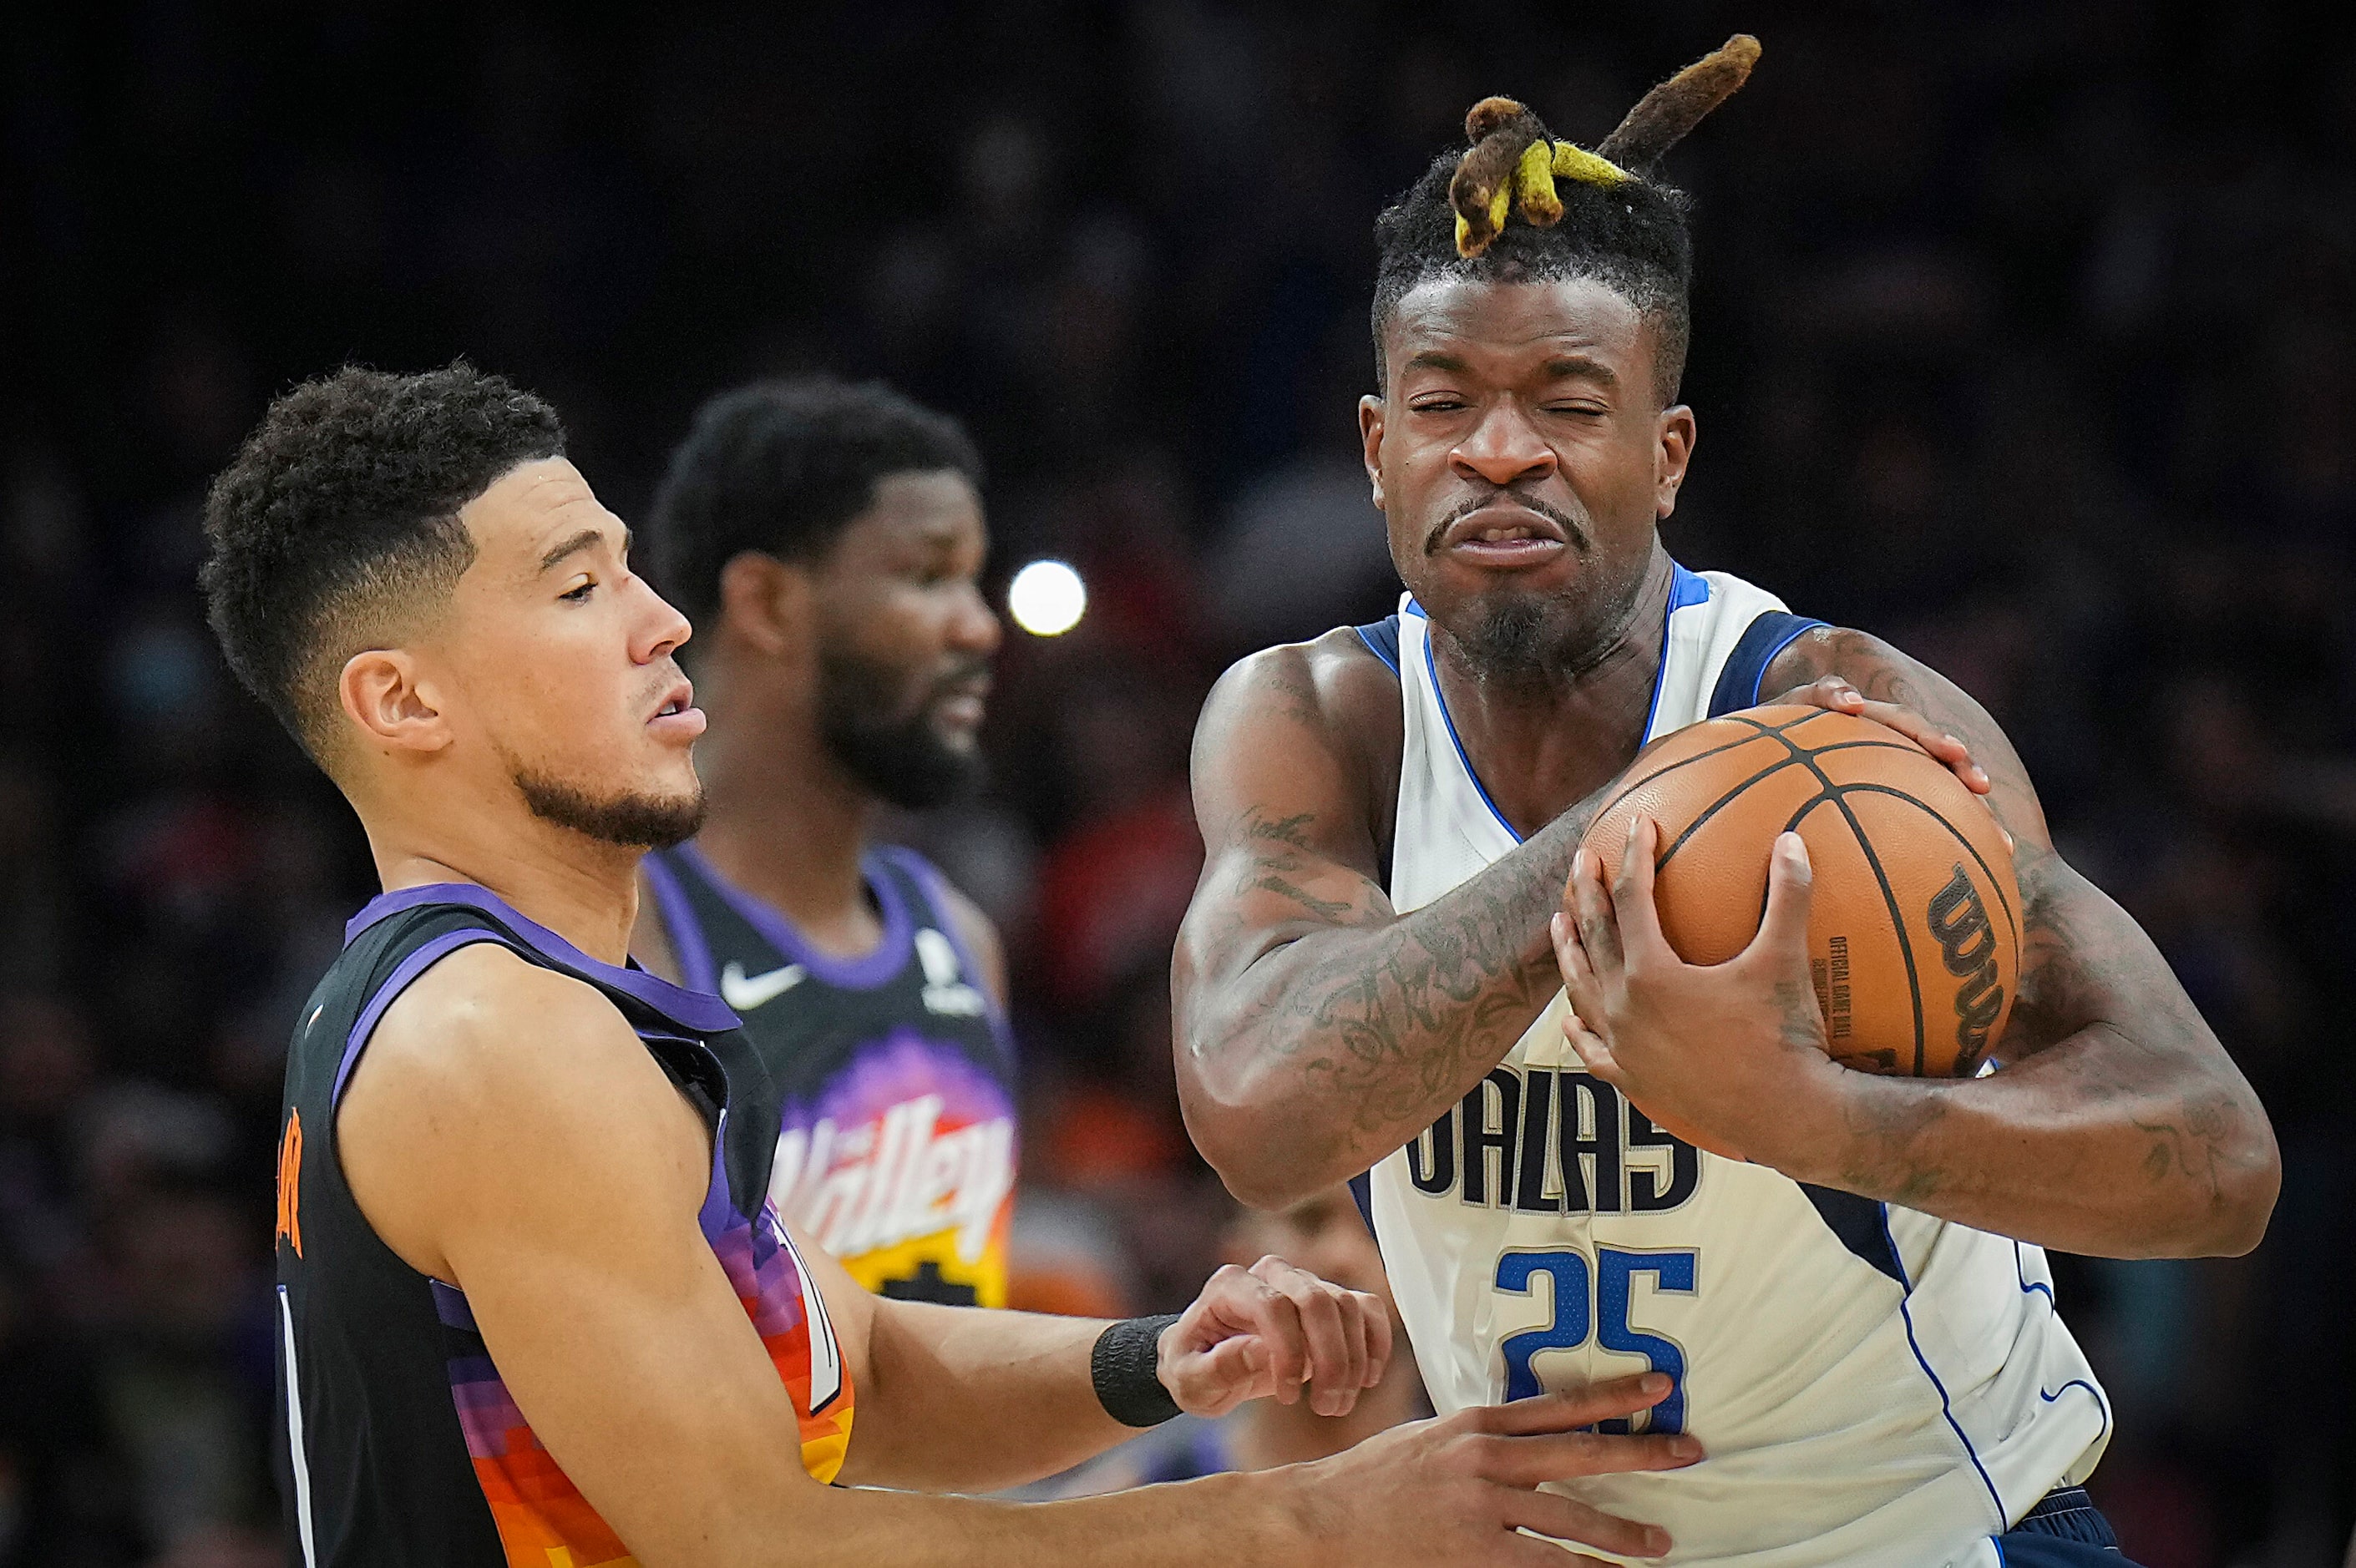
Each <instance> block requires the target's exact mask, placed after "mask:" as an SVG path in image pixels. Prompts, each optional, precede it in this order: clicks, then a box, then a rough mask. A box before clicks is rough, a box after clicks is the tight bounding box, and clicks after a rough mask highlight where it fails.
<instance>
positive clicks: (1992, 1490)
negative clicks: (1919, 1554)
mask: <svg viewBox="0 0 2356 1568" xmlns="http://www.w3.org/2000/svg"><path fill="white" fill-rule="evenodd" d="M1881 1233H1882V1235H1883V1236H1884V1237H1886V1238H1887V1239H1888V1240H1889V1243H1890V1256H1892V1257H1894V1258H1896V1259H1897V1260H1898V1269H1899V1277H1900V1279H1901V1282H1902V1283H1903V1284H1904V1285H1905V1286H1906V1295H1905V1296H1901V1297H1899V1299H1898V1315H1899V1317H1901V1318H1903V1319H1904V1320H1905V1323H1906V1346H1907V1349H1911V1350H1912V1351H1913V1352H1914V1364H1915V1365H1916V1366H1918V1367H1920V1368H1922V1375H1923V1376H1924V1377H1926V1378H1929V1379H1930V1380H1931V1386H1932V1387H1933V1388H1934V1389H1937V1390H1938V1391H1939V1413H1940V1414H1941V1415H1944V1416H1945V1417H1946V1418H1947V1425H1948V1426H1949V1427H1950V1428H1951V1429H1952V1430H1953V1431H1954V1435H1955V1441H1956V1442H1958V1443H1960V1444H1962V1445H1964V1455H1965V1457H1966V1458H1968V1459H1970V1460H1971V1462H1972V1468H1973V1469H1975V1470H1977V1471H1978V1472H1979V1476H1980V1485H1982V1486H1984V1487H1986V1488H1987V1495H1988V1500H1989V1501H1990V1502H1992V1503H1994V1504H1996V1517H1997V1520H1999V1521H2003V1522H2009V1521H2008V1520H2005V1514H2004V1494H2003V1493H2001V1492H1999V1491H1997V1489H1996V1483H1995V1482H1994V1481H1992V1480H1990V1479H1988V1473H1987V1466H1986V1465H1983V1464H1981V1463H1980V1454H1979V1450H1978V1449H1976V1448H1975V1447H1973V1446H1972V1440H1971V1438H1970V1437H1969V1436H1968V1435H1965V1431H1964V1424H1963V1423H1962V1422H1960V1421H1957V1420H1956V1419H1955V1407H1954V1402H1953V1401H1952V1400H1950V1399H1948V1397H1947V1385H1946V1384H1945V1383H1943V1382H1941V1381H1939V1374H1938V1373H1937V1372H1936V1371H1933V1370H1932V1366H1931V1359H1930V1358H1929V1357H1928V1356H1925V1355H1924V1354H1922V1341H1921V1340H1919V1339H1915V1338H1914V1313H1913V1309H1912V1307H1909V1306H1908V1305H1907V1302H1908V1301H1909V1299H1911V1298H1912V1296H1913V1295H1914V1282H1913V1280H1912V1277H1911V1276H1909V1275H1907V1274H1906V1272H1905V1270H1906V1254H1905V1253H1901V1252H1900V1251H1899V1250H1898V1238H1897V1237H1896V1236H1894V1235H1891V1234H1890V1205H1889V1204H1887V1203H1884V1204H1882V1205H1881ZM1991 1539H1993V1537H1991Z"/></svg>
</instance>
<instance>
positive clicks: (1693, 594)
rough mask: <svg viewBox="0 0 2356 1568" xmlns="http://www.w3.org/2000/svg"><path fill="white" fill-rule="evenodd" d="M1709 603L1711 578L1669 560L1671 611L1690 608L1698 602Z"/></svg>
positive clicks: (1675, 611)
mask: <svg viewBox="0 0 2356 1568" xmlns="http://www.w3.org/2000/svg"><path fill="white" fill-rule="evenodd" d="M1707 603H1709V579H1708V578H1707V577H1704V576H1703V575H1702V574H1701V573H1700V572H1698V571H1687V570H1686V569H1685V568H1684V567H1682V566H1679V565H1678V564H1677V563H1676V561H1674V560H1672V561H1671V562H1669V613H1670V614H1672V615H1674V614H1676V613H1677V612H1678V611H1680V610H1690V609H1692V608H1693V607H1694V606H1695V605H1697V604H1707Z"/></svg>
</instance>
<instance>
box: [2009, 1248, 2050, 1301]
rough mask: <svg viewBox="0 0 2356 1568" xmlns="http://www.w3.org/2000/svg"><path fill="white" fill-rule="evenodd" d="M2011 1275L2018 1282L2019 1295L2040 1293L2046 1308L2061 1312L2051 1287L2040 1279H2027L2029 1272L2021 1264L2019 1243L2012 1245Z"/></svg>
mask: <svg viewBox="0 0 2356 1568" xmlns="http://www.w3.org/2000/svg"><path fill="white" fill-rule="evenodd" d="M2012 1274H2013V1277H2014V1278H2015V1279H2018V1280H2019V1281H2020V1294H2021V1295H2023V1296H2029V1295H2034V1294H2037V1293H2040V1292H2042V1293H2043V1295H2044V1296H2045V1305H2046V1306H2048V1307H2051V1308H2053V1310H2054V1311H2056V1312H2059V1311H2061V1302H2060V1301H2059V1300H2057V1299H2056V1298H2055V1297H2054V1295H2053V1287H2052V1286H2051V1285H2048V1284H2046V1283H2045V1282H2044V1281H2043V1280H2041V1279H2040V1280H2032V1279H2030V1278H2029V1270H2028V1268H2027V1266H2026V1265H2025V1264H2023V1263H2022V1262H2021V1256H2020V1243H2019V1242H2015V1243H2012Z"/></svg>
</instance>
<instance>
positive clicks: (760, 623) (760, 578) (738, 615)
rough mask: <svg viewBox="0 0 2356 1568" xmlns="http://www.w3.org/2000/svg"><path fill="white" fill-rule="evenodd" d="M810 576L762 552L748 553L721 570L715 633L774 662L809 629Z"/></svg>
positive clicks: (745, 552) (748, 551)
mask: <svg viewBox="0 0 2356 1568" xmlns="http://www.w3.org/2000/svg"><path fill="white" fill-rule="evenodd" d="M810 591H811V583H810V577H809V572H807V571H803V570H802V569H801V568H800V567H798V566H795V565H793V564H791V563H790V562H787V561H782V560H778V559H777V558H776V556H774V555H771V554H769V553H768V552H767V551H766V550H757V549H748V550H743V551H740V552H739V553H738V554H736V555H734V556H733V557H731V558H730V560H729V561H728V564H727V565H725V566H723V567H722V568H721V569H720V626H719V628H718V629H719V630H721V631H723V633H725V634H726V635H729V636H732V637H741V638H743V639H744V641H746V642H747V643H750V644H751V645H753V646H754V647H755V648H757V649H759V650H760V651H761V652H762V653H765V654H767V655H769V656H772V657H776V656H780V655H782V654H784V653H785V652H786V651H787V649H788V648H789V647H791V646H792V645H793V644H794V643H795V641H796V640H797V639H798V637H799V635H801V632H802V629H803V628H804V627H805V626H807V625H808V624H809V614H810V603H809V600H810Z"/></svg>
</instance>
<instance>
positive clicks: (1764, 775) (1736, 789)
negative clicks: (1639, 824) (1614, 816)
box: [1630, 735, 1792, 875]
mask: <svg viewBox="0 0 2356 1568" xmlns="http://www.w3.org/2000/svg"><path fill="white" fill-rule="evenodd" d="M1757 738H1758V737H1755V736H1754V737H1752V739H1754V740H1755V739H1757ZM1775 738H1776V739H1777V740H1782V739H1783V737H1781V736H1780V735H1779V736H1777V737H1775ZM1783 744H1784V745H1785V746H1786V747H1789V746H1790V745H1791V742H1790V741H1783ZM1791 765H1792V759H1791V758H1789V757H1783V758H1779V759H1778V760H1776V761H1774V762H1772V763H1768V764H1767V765H1766V766H1765V767H1763V768H1762V769H1760V770H1759V771H1758V772H1757V773H1752V774H1751V776H1750V777H1749V778H1746V779H1744V780H1742V781H1741V782H1740V783H1739V784H1734V785H1733V786H1732V787H1730V789H1728V790H1727V792H1726V793H1725V794H1724V795H1719V797H1718V798H1717V799H1716V800H1714V801H1711V802H1710V803H1709V804H1708V805H1707V806H1704V807H1703V808H1702V811H1701V814H1700V815H1699V816H1696V817H1695V818H1694V819H1693V820H1692V821H1691V822H1688V823H1687V824H1686V826H1685V831H1684V832H1682V833H1679V834H1678V835H1677V836H1676V838H1675V839H1673V840H1672V841H1671V842H1670V844H1669V847H1668V848H1665V849H1664V850H1662V851H1661V853H1660V857H1659V859H1655V861H1654V862H1653V870H1654V872H1655V875H1657V874H1658V873H1659V872H1660V871H1661V870H1662V869H1664V868H1665V867H1666V866H1667V865H1668V863H1669V857H1670V856H1672V855H1674V854H1676V852H1677V851H1678V850H1679V849H1681V848H1684V847H1685V842H1686V840H1687V839H1688V838H1690V837H1693V836H1694V835H1695V834H1696V833H1697V832H1699V831H1700V830H1701V826H1702V824H1703V823H1705V822H1708V820H1709V819H1710V818H1711V817H1713V816H1717V815H1718V814H1719V812H1721V811H1723V810H1725V809H1726V808H1727V807H1728V806H1730V805H1733V804H1734V799H1735V797H1736V796H1737V795H1740V794H1742V792H1743V791H1745V790H1747V789H1750V788H1751V786H1753V785H1754V784H1762V783H1764V782H1765V781H1766V780H1768V779H1769V778H1771V777H1772V776H1773V775H1774V774H1776V773H1782V772H1783V770H1784V769H1785V768H1788V767H1790V766H1791ZM1630 831H1631V833H1632V834H1633V831H1634V830H1633V827H1632V828H1631V829H1630Z"/></svg>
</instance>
